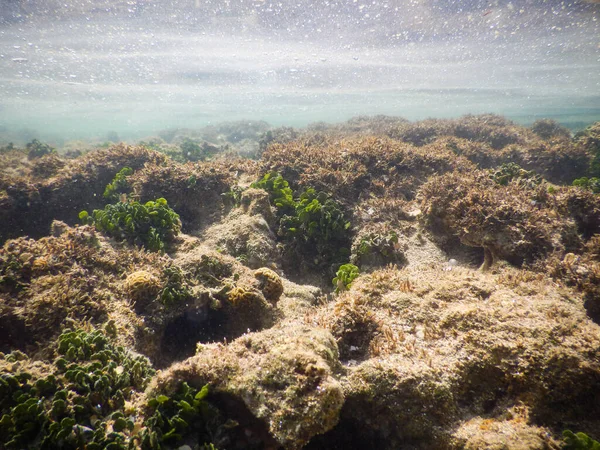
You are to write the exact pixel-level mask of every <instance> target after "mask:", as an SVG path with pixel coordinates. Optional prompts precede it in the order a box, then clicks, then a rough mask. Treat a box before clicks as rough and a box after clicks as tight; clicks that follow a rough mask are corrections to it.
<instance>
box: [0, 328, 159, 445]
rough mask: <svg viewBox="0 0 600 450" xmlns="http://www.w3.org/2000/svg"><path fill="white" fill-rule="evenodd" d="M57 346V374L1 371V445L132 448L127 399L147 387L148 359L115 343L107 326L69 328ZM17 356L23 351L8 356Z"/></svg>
mask: <svg viewBox="0 0 600 450" xmlns="http://www.w3.org/2000/svg"><path fill="white" fill-rule="evenodd" d="M107 326H108V328H111V327H113V326H114V323H111V322H109V324H107ZM56 350H57V353H58V355H59V356H58V358H57V359H56V360H55V361H54V364H53V365H52V366H51V367H52V373H49V374H47V375H45V376H38V377H37V379H35V376H34V375H32V374H31V373H28V372H26V371H21V372H18V373H16V374H11V373H3V374H2V375H0V412H1V413H2V418H1V419H0V446H2V447H3V448H6V449H20V448H33V447H35V448H41V449H52V448H65V449H75V448H84V447H85V448H87V449H91V450H94V449H126V448H128V447H129V444H130V443H131V438H132V436H133V433H132V431H133V429H134V418H133V416H131V415H129V416H127V415H125V409H126V408H125V402H126V401H127V400H130V399H131V398H132V395H133V394H134V393H136V392H137V393H141V392H143V390H144V389H145V388H146V387H147V385H148V383H149V381H150V379H151V377H152V376H153V375H154V373H155V371H154V369H152V367H151V366H150V363H149V361H148V360H147V359H146V358H145V357H142V356H134V355H132V354H130V353H129V352H127V351H126V350H125V349H124V348H122V347H118V346H116V345H115V344H113V343H112V342H111V340H110V338H108V337H107V334H106V333H105V332H104V331H102V330H94V331H91V332H87V331H84V330H81V329H80V330H66V331H65V332H63V333H62V334H61V335H60V337H59V339H58V344H57V349H56ZM14 356H16V357H18V359H21V360H22V359H23V356H24V355H17V354H16V352H13V353H12V354H9V355H7V356H6V357H5V358H6V359H7V360H10V359H12V358H13V357H14Z"/></svg>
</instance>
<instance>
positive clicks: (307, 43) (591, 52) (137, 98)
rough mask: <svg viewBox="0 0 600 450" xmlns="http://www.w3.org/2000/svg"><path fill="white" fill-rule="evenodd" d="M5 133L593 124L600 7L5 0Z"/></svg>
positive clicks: (0, 21) (1, 120)
mask: <svg viewBox="0 0 600 450" xmlns="http://www.w3.org/2000/svg"><path fill="white" fill-rule="evenodd" d="M0 5H2V6H1V7H0V129H4V130H9V131H10V132H11V133H13V134H14V133H17V134H19V133H20V135H22V137H23V139H25V140H26V139H28V138H29V137H31V136H34V135H35V136H41V137H44V138H47V139H52V138H53V137H58V136H60V137H61V138H89V137H95V136H102V135H105V134H106V133H108V132H109V131H115V132H117V133H119V136H121V137H122V138H134V137H142V136H147V135H151V134H155V133H156V132H157V131H158V130H160V129H164V128H169V127H200V126H204V125H207V124H210V123H216V122H220V121H229V120H239V119H248V118H250V119H262V120H266V121H268V122H269V123H271V124H274V125H282V124H284V125H305V124H306V123H309V122H314V121H327V122H335V121H341V120H345V119H347V118H349V117H352V116H355V115H359V114H389V115H398V116H403V117H406V118H408V119H412V120H414V119H420V118H425V117H455V116H459V115H462V114H467V113H473V114H477V113H483V112H493V113H498V114H504V115H507V116H508V117H510V118H512V119H514V120H516V121H519V122H523V123H527V122H532V121H533V120H535V119H537V118H540V117H551V118H555V119H557V120H559V121H560V122H561V123H563V124H566V125H574V126H576V125H578V124H579V125H581V124H584V123H589V122H591V121H594V120H599V119H600V3H598V2H584V1H564V2H560V1H539V2H538V1H535V2H534V1H530V0H516V1H512V2H508V1H503V0H497V1H492V2H488V1H485V2H484V1H476V0H475V1H473V0H471V1H454V2H452V1H438V0H427V1H413V2H410V1H400V0H396V1H391V0H390V1H383V0H369V1H365V0H344V1H328V2H310V1H307V0H297V1H279V2H276V1H275V2H271V1H269V0H256V1H244V0H237V1H220V0H219V1H217V0H214V1H210V0H190V1H183V0H181V1H178V2H164V1H158V0H146V1H142V0H138V1H137V2H119V1H113V0H105V1H103V2H98V1H95V2H91V1H90V2H85V1H84V2H70V0H68V1H61V2H55V1H53V0H46V1H44V0H37V1H29V2H24V1H19V0H0Z"/></svg>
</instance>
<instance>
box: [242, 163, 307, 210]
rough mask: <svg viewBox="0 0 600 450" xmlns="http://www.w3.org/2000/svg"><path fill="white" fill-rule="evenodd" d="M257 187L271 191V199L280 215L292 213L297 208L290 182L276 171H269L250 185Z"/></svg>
mask: <svg viewBox="0 0 600 450" xmlns="http://www.w3.org/2000/svg"><path fill="white" fill-rule="evenodd" d="M250 187H252V188H255V189H264V190H265V191H267V192H268V193H269V200H270V201H271V203H272V204H273V205H275V207H277V212H278V213H279V214H280V215H283V214H288V213H291V212H293V211H294V210H295V207H296V203H295V202H294V193H293V192H292V189H291V188H290V185H289V183H288V182H287V181H286V180H284V179H283V177H282V176H281V175H280V174H278V173H275V172H271V173H267V174H265V176H263V177H262V179H261V180H259V181H256V182H254V183H252V184H251V185H250Z"/></svg>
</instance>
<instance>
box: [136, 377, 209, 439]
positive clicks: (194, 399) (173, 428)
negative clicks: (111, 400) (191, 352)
mask: <svg viewBox="0 0 600 450" xmlns="http://www.w3.org/2000/svg"><path fill="white" fill-rule="evenodd" d="M208 393H209V387H208V385H205V386H203V387H202V388H201V389H194V388H192V387H190V386H189V385H188V384H187V383H185V382H183V383H181V385H180V387H179V390H178V391H177V392H176V393H175V394H174V395H173V396H172V397H169V396H167V395H162V394H161V395H158V396H156V397H154V398H152V399H150V400H149V401H148V405H147V406H148V408H149V409H150V411H151V413H152V415H151V416H150V417H148V418H147V419H146V422H145V425H146V426H147V428H146V429H145V430H143V431H142V432H141V433H140V443H141V446H142V448H157V447H160V445H161V444H176V443H177V442H179V441H181V440H182V438H183V437H184V436H185V435H189V434H192V433H193V434H194V435H195V436H194V437H195V440H197V442H202V443H203V445H204V447H203V448H204V449H210V448H214V447H213V446H212V444H211V441H212V440H213V439H214V438H215V436H211V433H210V432H209V430H211V429H213V430H216V429H217V428H218V427H219V410H218V409H217V408H215V407H214V406H213V405H211V404H210V403H209V402H208V401H206V397H207V395H208Z"/></svg>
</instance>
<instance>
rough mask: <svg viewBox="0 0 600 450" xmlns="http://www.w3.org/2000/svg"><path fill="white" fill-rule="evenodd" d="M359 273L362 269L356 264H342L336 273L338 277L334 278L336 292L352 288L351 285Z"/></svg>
mask: <svg viewBox="0 0 600 450" xmlns="http://www.w3.org/2000/svg"><path fill="white" fill-rule="evenodd" d="M359 274H360V271H359V270H358V267H356V266H355V265H354V264H342V265H341V266H340V268H339V269H338V271H337V272H336V274H335V275H336V277H335V278H334V279H333V280H332V282H333V285H334V286H335V292H337V293H339V292H341V291H346V290H348V289H350V285H351V284H352V282H353V281H354V280H355V279H356V278H357V277H358V275H359Z"/></svg>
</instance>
